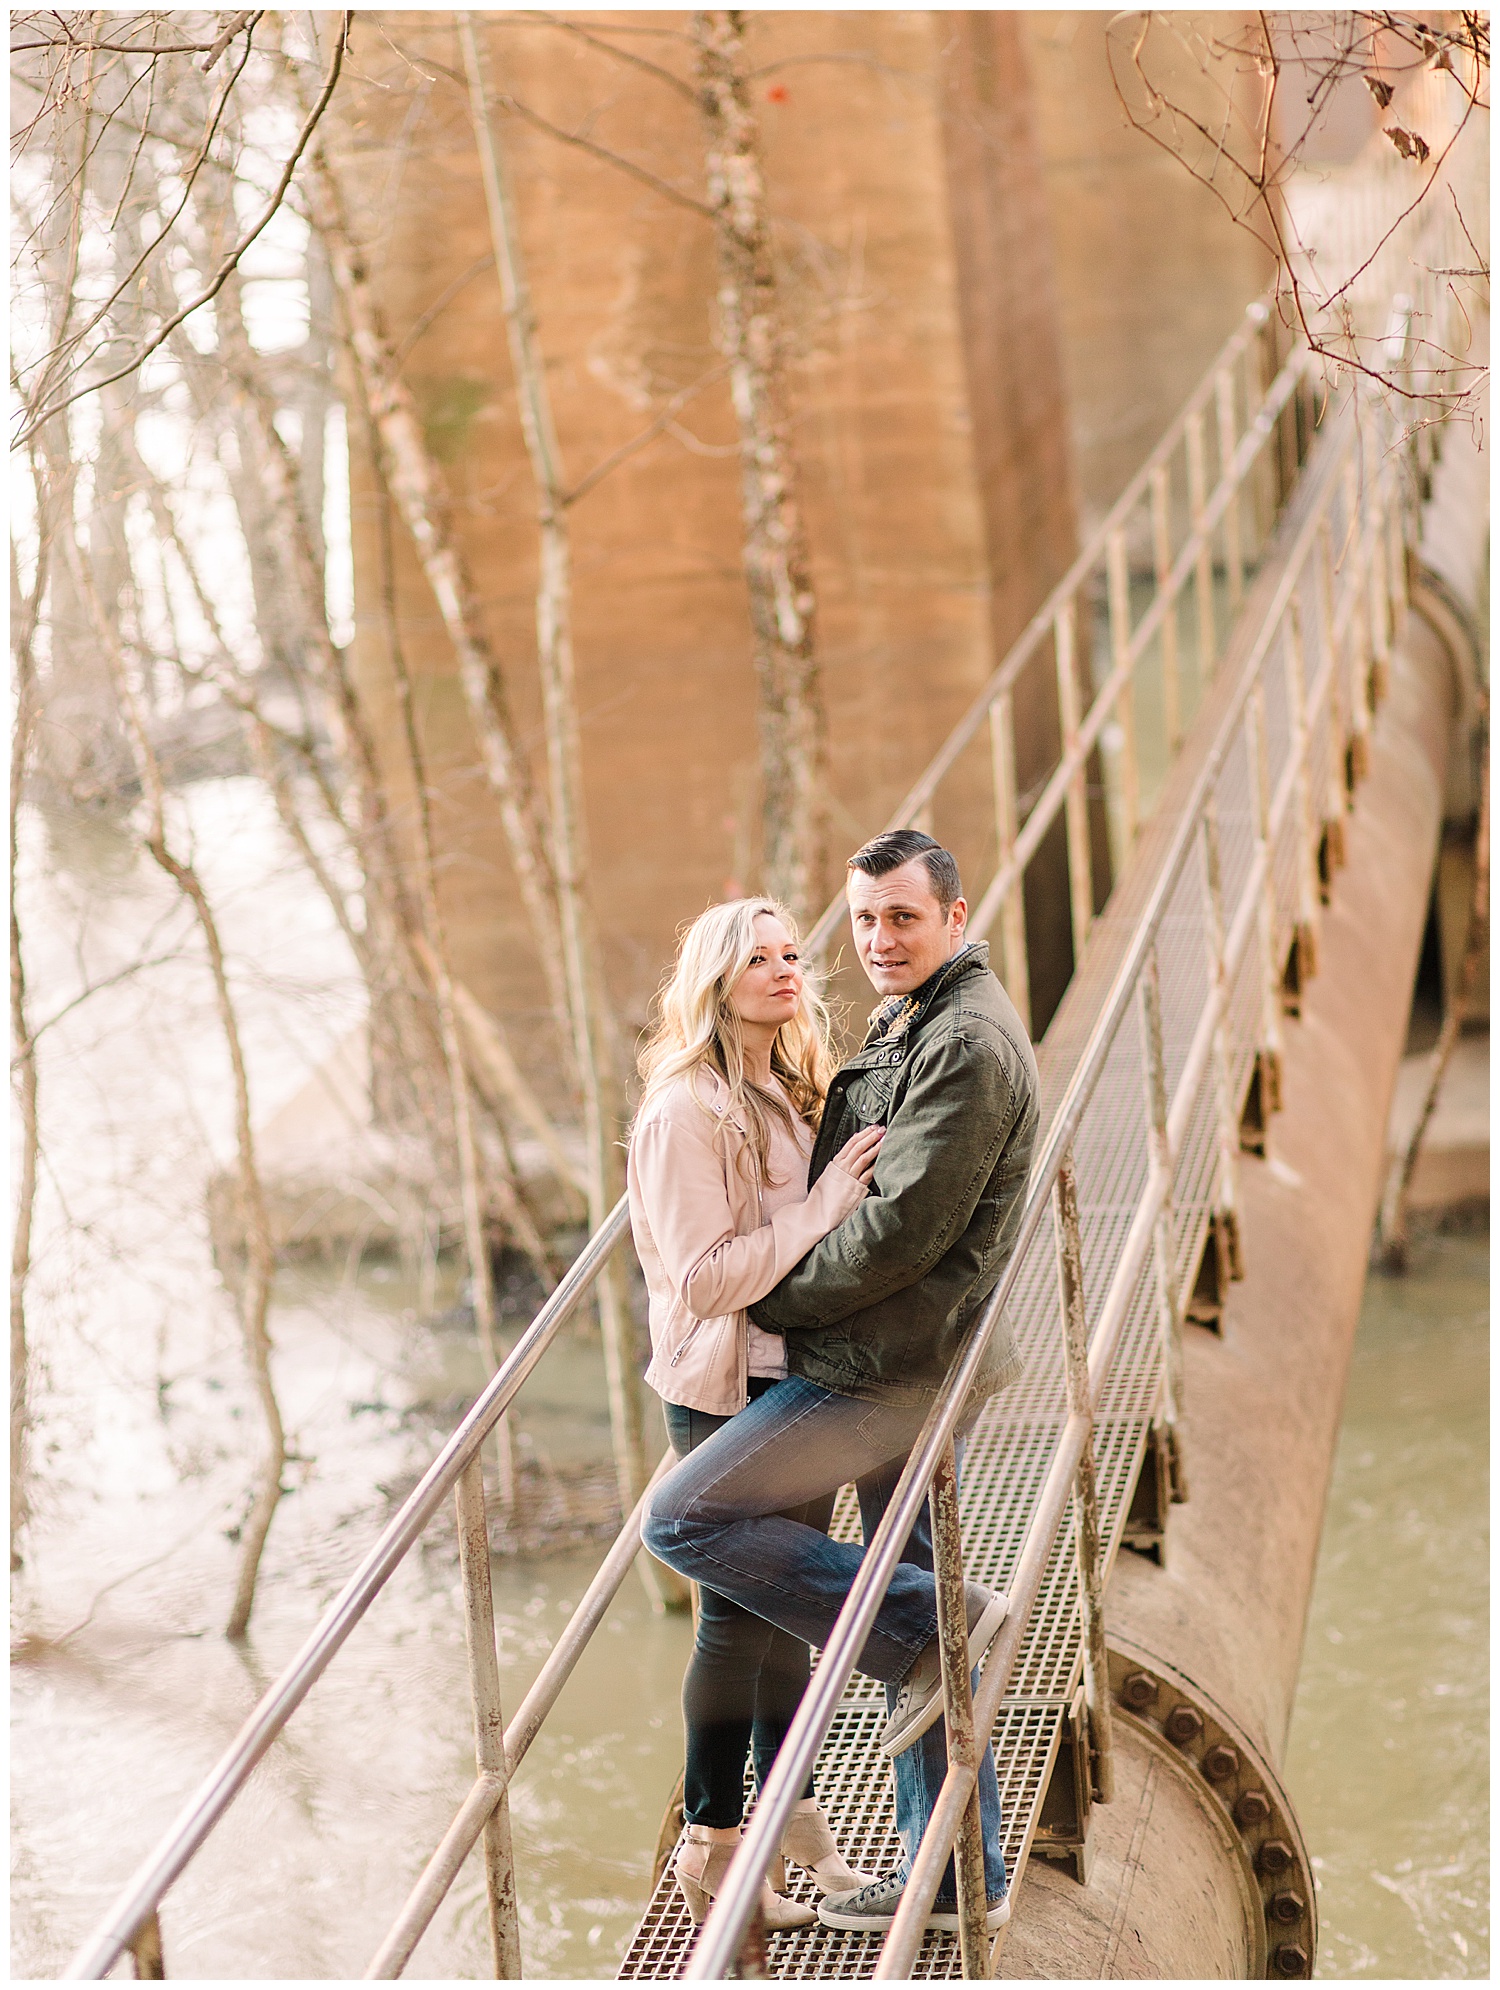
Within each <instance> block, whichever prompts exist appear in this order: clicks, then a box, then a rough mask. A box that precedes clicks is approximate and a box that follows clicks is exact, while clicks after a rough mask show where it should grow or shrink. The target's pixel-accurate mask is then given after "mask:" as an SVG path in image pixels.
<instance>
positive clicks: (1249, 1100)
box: [1240, 1050, 1281, 1159]
mask: <svg viewBox="0 0 1500 1990" xmlns="http://www.w3.org/2000/svg"><path fill="white" fill-rule="evenodd" d="M1280 1110H1281V1065H1280V1060H1279V1059H1278V1058H1277V1057H1276V1056H1275V1054H1274V1053H1273V1052H1272V1051H1269V1050H1258V1051H1256V1053H1255V1063H1254V1065H1253V1066H1252V1067H1251V1071H1250V1085H1249V1089H1248V1090H1247V1091H1246V1093H1245V1104H1244V1109H1243V1111H1242V1112H1241V1113H1240V1151H1241V1152H1242V1153H1245V1154H1259V1155H1260V1156H1261V1158H1262V1159H1264V1158H1265V1152H1266V1135H1267V1133H1268V1132H1269V1131H1270V1126H1271V1115H1272V1113H1273V1112H1279V1111H1280Z"/></svg>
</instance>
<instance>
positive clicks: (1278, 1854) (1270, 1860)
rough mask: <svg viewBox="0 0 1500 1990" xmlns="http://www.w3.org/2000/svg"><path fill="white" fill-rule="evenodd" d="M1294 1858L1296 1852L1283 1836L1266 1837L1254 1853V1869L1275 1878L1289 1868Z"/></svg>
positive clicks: (1295, 1857) (1293, 1862)
mask: <svg viewBox="0 0 1500 1990" xmlns="http://www.w3.org/2000/svg"><path fill="white" fill-rule="evenodd" d="M1296 1859H1297V1855H1296V1853H1295V1852H1294V1851H1293V1850H1292V1848H1291V1846H1290V1845H1289V1844H1288V1843H1287V1842H1286V1840H1285V1839H1284V1838H1268V1839H1267V1840H1266V1842H1265V1844H1264V1845H1262V1846H1261V1848H1260V1850H1259V1852H1257V1853H1256V1855H1255V1870H1256V1871H1257V1872H1259V1873H1264V1874H1265V1876H1266V1878H1267V1879H1277V1878H1279V1877H1280V1875H1281V1874H1282V1873H1284V1872H1289V1871H1290V1870H1291V1868H1292V1867H1293V1865H1295V1863H1296Z"/></svg>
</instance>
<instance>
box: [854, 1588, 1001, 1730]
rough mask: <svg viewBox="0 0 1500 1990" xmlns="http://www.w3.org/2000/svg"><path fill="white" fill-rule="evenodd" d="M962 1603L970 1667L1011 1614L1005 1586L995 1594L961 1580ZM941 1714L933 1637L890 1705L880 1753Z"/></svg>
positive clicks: (940, 1664) (939, 1671) (938, 1653)
mask: <svg viewBox="0 0 1500 1990" xmlns="http://www.w3.org/2000/svg"><path fill="white" fill-rule="evenodd" d="M964 1605H965V1609H966V1612H967V1615H968V1619H969V1667H970V1670H972V1669H973V1668H974V1667H975V1666H976V1665H977V1664H978V1663H979V1661H980V1659H981V1658H983V1657H984V1655H985V1653H986V1652H987V1651H988V1650H989V1648H990V1646H991V1645H992V1644H993V1643H994V1642H995V1637H996V1634H997V1632H998V1631H999V1629H1000V1626H1001V1625H1002V1624H1003V1623H1004V1622H1005V1619H1006V1617H1007V1616H1008V1615H1009V1614H1010V1598H1009V1596H1007V1595H1006V1593H1005V1591H1004V1590H1001V1591H1000V1592H999V1594H998V1595H997V1594H996V1593H995V1592H994V1591H992V1590H989V1589H983V1588H981V1587H980V1585H979V1584H978V1583H977V1582H966V1583H965V1584H964ZM942 1715H943V1660H942V1653H941V1651H940V1649H939V1647H938V1641H937V1639H936V1638H935V1637H933V1638H929V1639H928V1641H927V1643H926V1644H925V1645H924V1646H923V1648H922V1651H921V1653H920V1654H919V1656H918V1658H917V1662H916V1664H915V1665H914V1666H913V1667H912V1669H911V1671H910V1672H908V1673H907V1675H906V1677H905V1678H904V1679H903V1680H902V1682H901V1690H900V1692H899V1693H898V1694H897V1695H896V1704H895V1706H894V1707H892V1709H891V1713H890V1718H889V1719H888V1720H887V1721H886V1724H885V1727H884V1730H883V1731H882V1733H881V1736H880V1752H881V1754H882V1755H891V1756H895V1755H899V1754H900V1753H901V1751H902V1750H903V1749H904V1748H910V1747H911V1745H912V1743H913V1742H914V1741H918V1740H920V1739H921V1737H922V1736H923V1735H924V1734H925V1733H926V1732H927V1730H928V1728H930V1727H932V1726H933V1725H934V1724H935V1723H936V1722H937V1721H939V1720H941V1719H942Z"/></svg>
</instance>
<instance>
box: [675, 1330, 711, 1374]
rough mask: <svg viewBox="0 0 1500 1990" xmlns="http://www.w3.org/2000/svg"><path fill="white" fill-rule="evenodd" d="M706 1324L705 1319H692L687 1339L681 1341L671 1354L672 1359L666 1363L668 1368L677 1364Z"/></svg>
mask: <svg viewBox="0 0 1500 1990" xmlns="http://www.w3.org/2000/svg"><path fill="white" fill-rule="evenodd" d="M707 1325H708V1322H707V1320H694V1322H693V1325H692V1329H691V1331H690V1332H689V1334H688V1336H687V1339H686V1340H684V1341H683V1342H681V1344H680V1345H679V1347H678V1349H677V1352H676V1353H675V1354H674V1355H673V1356H672V1359H671V1360H670V1361H669V1362H668V1363H667V1366H668V1368H675V1367H676V1366H677V1364H678V1362H679V1361H681V1359H682V1357H683V1356H684V1355H685V1354H686V1353H687V1351H688V1349H689V1348H690V1347H691V1346H692V1344H693V1342H694V1341H695V1340H696V1339H697V1338H698V1335H699V1334H700V1333H702V1331H703V1329H704V1328H705V1327H706V1326H707Z"/></svg>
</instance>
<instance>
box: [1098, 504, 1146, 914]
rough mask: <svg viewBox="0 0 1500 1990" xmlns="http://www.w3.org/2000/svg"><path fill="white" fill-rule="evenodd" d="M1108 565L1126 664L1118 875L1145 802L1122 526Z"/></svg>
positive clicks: (1116, 821) (1118, 659)
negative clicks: (1137, 727)
mask: <svg viewBox="0 0 1500 1990" xmlns="http://www.w3.org/2000/svg"><path fill="white" fill-rule="evenodd" d="M1105 570H1106V576H1107V586H1108V594H1109V654H1110V668H1111V672H1112V673H1113V672H1115V671H1119V670H1122V669H1123V670H1124V672H1125V682H1124V683H1123V684H1122V685H1121V686H1120V689H1119V691H1118V692H1117V693H1116V695H1115V723H1116V725H1117V726H1118V727H1119V729H1120V744H1119V747H1118V749H1117V750H1116V754H1115V755H1114V756H1113V757H1114V759H1115V768H1116V771H1115V779H1114V782H1113V783H1112V784H1111V785H1112V786H1113V788H1114V795H1113V796H1112V800H1113V802H1114V807H1113V808H1112V809H1111V811H1110V814H1111V818H1112V821H1113V826H1114V831H1115V833H1114V836H1113V838H1112V841H1113V842H1114V845H1115V848H1114V851H1113V869H1114V874H1115V876H1116V878H1118V877H1120V876H1121V874H1122V873H1123V872H1124V869H1125V866H1126V864H1127V863H1128V862H1129V860H1130V853H1131V851H1132V849H1134V847H1135V832H1136V829H1137V827H1138V825H1139V822H1140V807H1141V797H1140V770H1139V767H1138V764H1137V761H1136V744H1135V671H1134V670H1133V668H1132V667H1131V662H1130V568H1129V565H1128V564H1127V560H1126V554H1125V534H1124V532H1123V531H1122V530H1118V529H1117V530H1116V531H1114V532H1111V533H1110V535H1109V544H1108V549H1107V551H1106V554H1105Z"/></svg>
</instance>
